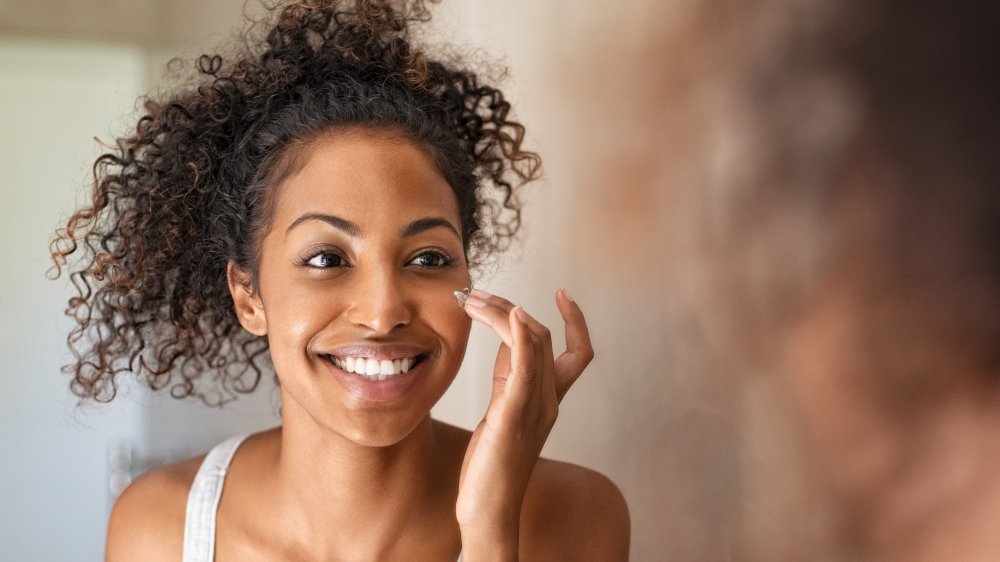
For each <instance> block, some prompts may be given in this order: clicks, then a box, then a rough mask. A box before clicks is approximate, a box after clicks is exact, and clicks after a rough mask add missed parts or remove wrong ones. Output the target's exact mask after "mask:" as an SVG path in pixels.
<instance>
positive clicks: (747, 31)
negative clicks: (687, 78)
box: [707, 0, 1000, 560]
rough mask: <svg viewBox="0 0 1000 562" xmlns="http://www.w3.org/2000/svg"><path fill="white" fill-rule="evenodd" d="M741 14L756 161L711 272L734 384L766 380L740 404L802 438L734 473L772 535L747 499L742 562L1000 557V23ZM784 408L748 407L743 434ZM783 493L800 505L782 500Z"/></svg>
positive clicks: (972, 18)
mask: <svg viewBox="0 0 1000 562" xmlns="http://www.w3.org/2000/svg"><path fill="white" fill-rule="evenodd" d="M718 4H720V5H722V4H725V2H719V3H718ZM745 10H746V12H745V13H744V14H743V17H744V18H745V21H748V22H751V25H748V26H747V27H744V28H743V29H742V30H739V31H736V30H733V31H732V34H733V35H732V36H742V37H743V38H744V40H745V41H746V42H745V46H746V51H745V52H750V53H752V58H742V59H741V60H742V62H743V63H744V64H745V68H746V69H748V70H747V71H745V72H746V74H745V78H744V79H743V80H742V81H741V82H739V84H738V89H739V90H738V91H739V92H740V93H741V95H743V96H745V100H746V102H745V104H744V107H745V108H746V119H748V120H749V121H750V122H752V123H753V128H754V133H755V134H754V135H753V137H754V139H753V140H752V141H750V143H749V144H748V145H747V146H745V147H744V149H745V150H746V151H747V153H753V154H754V157H753V158H752V159H751V161H752V166H748V167H746V168H744V169H743V170H742V173H740V174H739V175H740V177H741V178H742V181H743V183H744V191H743V192H742V193H737V194H736V195H735V196H734V197H732V198H730V199H729V200H728V201H727V203H728V205H727V207H728V212H727V214H728V215H729V216H730V217H731V221H730V222H729V224H728V225H727V230H726V235H725V236H724V237H723V239H722V241H721V242H719V243H715V244H714V245H713V244H709V246H710V247H711V251H710V252H709V253H708V254H707V255H709V256H714V257H716V258H718V259H719V262H718V263H722V264H723V265H720V266H718V267H717V270H718V271H719V279H720V281H719V282H718V283H716V284H714V285H713V288H714V290H715V291H716V292H715V293H714V296H716V297H718V298H721V299H724V300H725V302H726V303H727V307H728V314H730V315H731V317H732V318H733V319H734V323H733V325H732V326H733V329H732V330H731V332H730V333H729V339H730V341H731V342H732V349H733V350H734V351H735V353H733V354H732V355H731V356H730V357H731V359H732V361H733V364H734V366H736V368H737V369H740V370H743V371H746V370H753V371H756V372H763V373H766V375H765V376H763V377H761V378H760V379H759V380H757V381H751V382H749V383H748V384H749V385H750V386H748V389H750V388H751V387H752V386H753V385H764V386H766V387H768V388H769V390H768V391H767V392H768V393H770V398H769V400H771V401H772V402H773V403H775V404H779V405H783V406H784V414H785V415H786V416H787V417H786V418H785V423H788V424H789V425H791V426H792V427H794V426H795V425H797V424H800V423H801V426H800V427H799V428H798V429H796V430H795V431H794V432H793V433H794V435H793V436H792V437H790V438H789V439H788V440H787V442H786V443H787V444H788V446H793V445H794V446H795V447H796V448H797V450H798V453H797V455H798V460H797V461H796V462H797V463H798V464H787V463H786V464H780V465H776V464H774V463H773V461H772V460H768V459H758V460H756V461H755V460H753V453H752V452H751V453H750V454H749V455H748V458H747V459H746V460H747V461H748V464H754V463H757V464H759V465H761V466H765V467H766V468H764V469H759V470H756V472H755V469H753V468H750V467H748V469H747V472H746V475H747V478H746V480H745V482H746V485H747V487H748V490H747V492H746V497H747V499H751V500H752V499H753V498H757V499H758V500H759V501H760V502H761V503H762V504H764V505H767V504H769V503H770V504H771V506H770V507H771V509H772V511H770V512H769V513H770V515H771V516H773V517H776V518H777V519H779V520H780V521H781V524H780V525H774V526H773V527H771V528H770V529H769V528H768V527H767V526H766V525H761V524H758V523H757V522H755V521H754V519H755V515H756V514H755V510H756V509H758V507H759V506H758V505H757V504H756V503H755V502H754V501H748V502H747V504H746V505H745V507H744V509H743V510H742V519H743V521H744V522H745V525H744V527H743V528H744V538H745V543H746V544H745V546H744V548H745V549H746V552H745V555H746V556H747V557H748V558H753V559H771V560H773V559H778V558H787V557H789V556H791V557H795V558H797V557H799V556H803V555H804V554H805V552H808V551H809V550H812V551H813V552H817V551H818V552H822V553H825V556H828V557H830V558H832V559H864V560H992V559H995V558H996V553H997V552H998V547H1000V530H997V529H996V528H995V525H994V524H993V522H995V521H996V520H997V518H998V516H1000V477H998V476H997V472H996V469H995V459H996V458H997V455H998V454H1000V439H998V436H1000V433H998V430H1000V408H998V406H1000V388H998V386H997V385H998V382H1000V379H998V375H1000V244H998V242H1000V190H998V181H1000V158H998V157H997V154H998V151H1000V136H998V133H997V131H998V130H1000V122H998V121H1000V119H998V118H1000V107H998V100H1000V89H998V88H1000V80H998V78H1000V76H997V74H998V71H1000V40H998V31H1000V10H998V9H997V7H996V4H995V3H991V2H984V1H972V2H965V3H962V5H961V6H955V5H952V6H947V5H944V4H941V3H937V2H930V1H922V0H921V1H916V2H901V1H893V0H885V1H879V2H867V1H866V2H860V1H859V2H839V3H836V4H835V5H833V4H831V3H828V2H820V1H810V2H778V3H774V2H761V3H757V4H755V5H754V6H753V7H750V6H749V5H748V6H747V7H746V8H745ZM755 22H766V26H756V27H755V26H754V25H753V23H755ZM748 366H749V367H748ZM777 411H780V409H770V410H768V409H764V408H759V407H758V408H756V409H755V408H749V409H748V410H747V411H746V416H747V417H748V421H749V425H748V427H750V428H753V427H758V428H760V427H763V426H764V425H765V424H764V423H762V422H761V420H762V419H764V418H770V419H774V417H775V415H776V412H777ZM746 439H747V443H748V444H752V443H754V442H762V441H764V440H765V439H763V438H762V436H761V435H754V434H752V432H749V433H748V434H747V436H746ZM751 451H752V449H751ZM787 460H788V459H787V458H785V459H782V460H781V462H783V463H785V462H786V461H787ZM785 478H788V479H789V480H790V481H792V482H797V486H798V489H797V492H796V495H795V496H794V497H793V496H791V495H789V492H788V490H787V489H786V490H784V491H777V490H774V488H776V487H777V486H776V485H775V483H774V480H773V479H777V481H779V482H780V481H782V480H783V479H785ZM778 486H780V484H779V485H778ZM761 490H774V491H775V492H776V493H777V494H778V495H779V496H783V498H782V499H781V500H777V501H776V500H774V499H773V497H768V495H767V494H763V493H761ZM779 501H780V502H792V503H794V505H796V507H795V509H792V510H788V511H786V512H785V513H781V510H782V509H785V508H782V507H779V506H776V504H777V503H778V502H779ZM786 505H788V504H786ZM775 514H778V515H775ZM778 529H780V531H779V530H778ZM792 529H794V530H795V532H790V530H792ZM782 535H784V536H782ZM804 536H808V537H810V539H809V544H808V546H806V542H804V541H803V537H804ZM795 543H797V544H795ZM804 550H805V552H804Z"/></svg>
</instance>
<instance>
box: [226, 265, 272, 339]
mask: <svg viewBox="0 0 1000 562" xmlns="http://www.w3.org/2000/svg"><path fill="white" fill-rule="evenodd" d="M226 280H227V281H228V283H229V294H230V295H232V297H233V307H234V308H235V309H236V310H235V312H236V318H238V319H239V321H240V325H242V326H243V328H244V329H245V330H246V331H248V332H250V333H251V334H254V335H255V336H264V335H267V318H266V316H265V315H264V305H263V303H262V302H261V300H260V297H259V296H258V295H257V292H256V291H255V290H254V287H253V283H252V282H251V280H250V275H249V274H248V273H247V272H245V271H243V270H242V269H240V268H239V266H237V265H236V264H235V263H233V262H232V261H230V262H229V264H228V265H227V266H226Z"/></svg>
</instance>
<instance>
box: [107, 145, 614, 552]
mask: <svg viewBox="0 0 1000 562" xmlns="http://www.w3.org/2000/svg"><path fill="white" fill-rule="evenodd" d="M307 150H308V151H309V153H308V155H307V157H306V158H305V162H304V164H303V165H302V167H301V168H300V169H299V170H297V171H296V172H295V173H294V174H292V175H290V176H289V177H288V178H286V179H285V180H284V181H283V182H282V184H281V185H280V186H278V189H277V200H276V211H275V217H274V223H273V225H272V227H271V229H270V231H269V232H268V233H267V235H266V236H265V237H264V240H263V242H262V248H261V263H260V270H259V276H258V279H259V283H258V285H257V287H256V288H254V287H252V286H251V285H250V284H249V282H248V279H249V276H248V275H247V274H246V272H242V271H240V270H239V269H238V268H236V267H235V266H233V265H232V264H231V265H230V271H229V277H230V289H231V292H232V294H233V299H234V302H235V306H236V312H237V315H238V317H239V319H240V322H241V324H242V325H243V327H244V328H246V329H247V330H248V331H250V332H252V333H254V334H258V335H262V336H266V337H267V338H268V342H269V344H270V349H271V355H272V359H273V361H274V365H275V370H276V372H277V374H278V377H279V379H280V381H281V396H282V426H280V427H278V428H275V429H272V430H269V431H265V432H262V433H259V434H256V435H254V436H251V437H250V438H249V439H248V440H247V441H245V442H244V444H243V445H242V446H241V447H240V448H239V449H238V451H237V453H236V456H235V457H234V459H233V462H232V464H231V466H230V470H229V474H228V476H227V478H226V483H225V487H224V489H223V495H222V500H221V503H220V506H219V512H218V517H217V533H216V560H217V561H224V562H225V561H248V562H250V561H255V560H302V561H311V560H323V561H348V560H351V561H354V560H358V561H360V560H388V561H391V560H407V561H410V560H421V561H422V560H428V561H433V560H442V561H445V560H455V559H456V557H457V556H458V553H459V551H460V550H461V551H462V552H463V557H464V560H465V561H466V562H479V561H488V560H601V561H603V560H609V561H617V560H627V559H628V547H629V517H628V509H627V507H626V505H625V501H624V499H623V497H622V495H621V493H620V492H619V491H618V489H617V488H616V487H615V486H614V484H612V483H611V481H610V480H608V479H607V478H606V477H604V476H602V475H601V474H599V473H596V472H594V471H591V470H588V469H585V468H582V467H579V466H575V465H572V464H568V463H562V462H557V461H552V460H548V459H541V458H539V454H540V452H541V450H542V447H543V445H544V443H545V440H546V439H547V437H548V435H549V432H550V431H551V429H552V426H553V424H554V423H555V420H556V416H557V413H558V405H559V401H560V400H561V399H562V397H563V396H564V395H565V394H566V392H567V390H568V389H569V388H570V386H572V384H573V382H574V381H575V380H576V379H577V378H578V377H579V376H580V374H581V373H582V372H583V370H584V368H585V367H586V366H587V364H588V363H589V362H590V360H591V359H592V357H593V351H592V348H591V344H590V339H589V336H588V334H587V327H586V322H585V320H584V317H583V313H582V311H581V310H580V308H579V306H577V304H576V303H575V302H574V301H573V300H572V298H571V297H570V296H569V294H568V293H567V292H565V291H559V293H558V294H557V295H556V306H557V308H558V309H559V311H560V313H561V314H562V316H563V318H564V320H565V322H566V351H565V352H564V353H562V354H561V355H559V356H558V358H557V357H556V356H555V354H554V353H553V350H552V341H551V337H550V335H549V331H548V329H546V328H545V327H544V326H543V325H541V324H540V323H539V322H538V321H536V320H535V319H533V318H532V317H531V316H530V315H528V314H527V313H526V312H524V310H523V309H522V308H521V307H520V306H515V305H514V304H513V303H511V302H509V301H507V300H505V299H503V298H500V297H497V296H493V295H489V294H487V293H484V292H482V291H474V292H473V294H472V295H471V296H470V298H469V300H468V302H467V304H466V306H465V307H464V309H463V308H459V307H458V306H456V300H455V298H454V296H453V295H452V292H453V291H455V290H457V289H461V288H463V287H467V286H469V284H470V278H469V268H468V264H467V263H466V262H465V259H464V252H463V247H462V240H461V236H460V235H459V234H458V233H459V232H461V229H460V228H459V225H460V222H459V220H458V218H459V216H458V208H457V203H456V200H455V197H454V194H453V193H452V192H451V188H450V186H448V184H447V182H446V181H445V180H444V179H443V178H442V177H441V175H440V173H439V172H438V171H437V169H436V168H435V166H434V163H433V159H432V158H431V157H430V156H429V154H427V153H426V152H425V151H424V150H422V149H421V148H420V147H419V146H418V145H416V144H414V143H413V142H411V141H409V140H407V139H405V138H403V137H401V136H399V135H396V134H393V133H390V132H384V131H383V132H380V131H369V130H353V131H339V132H334V133H331V134H329V135H326V136H324V137H323V138H321V139H319V140H316V141H314V142H313V143H312V144H311V145H310V146H309V147H308V148H307ZM331 217H333V218H332V219H331ZM472 321H476V322H481V323H483V324H485V325H487V326H489V327H490V328H491V329H492V330H493V331H494V332H495V333H496V334H497V336H498V337H499V338H500V340H501V344H500V349H499V352H498V354H497V359H496V363H495V366H494V370H493V392H492V396H491V399H490V404H489V407H488V409H487V412H486V415H485V416H484V419H483V421H482V422H481V423H480V424H479V425H478V427H477V428H476V429H475V431H474V432H471V433H470V432H468V431H466V430H463V429H459V428H456V427H453V426H450V425H447V424H444V423H441V422H438V421H435V420H432V419H431V417H430V409H431V407H432V406H433V405H434V404H435V403H436V402H437V401H438V399H440V397H441V396H442V395H443V394H444V392H445V390H447V388H448V386H449V385H450V384H451V382H452V380H453V379H454V377H455V375H456V374H457V372H458V368H459V366H460V365H461V363H462V359H463V357H464V353H465V347H466V344H467V342H468V335H469V331H470V329H471V322H472ZM369 343H370V344H374V345H379V344H385V345H393V344H405V345H409V346H414V347H417V348H419V349H420V350H422V351H424V352H425V356H426V359H425V360H424V362H423V364H422V365H421V366H420V369H421V370H420V371H419V376H417V377H415V378H414V379H413V380H414V382H413V384H412V385H411V386H410V387H409V388H408V389H407V390H406V391H405V393H403V394H402V395H400V396H392V397H389V398H388V399H373V398H372V397H371V396H369V395H366V394H364V393H361V394H359V393H358V392H352V391H351V390H350V389H349V388H347V387H345V386H344V385H342V384H341V383H340V382H338V380H337V378H336V377H334V376H331V372H332V371H331V369H332V367H331V363H330V362H329V361H328V360H327V359H326V355H327V354H328V353H329V352H330V351H331V350H333V349H335V348H337V347H340V346H343V345H350V344H369ZM379 384H381V383H379ZM202 458H203V457H198V458H194V459H190V460H188V461H184V462H181V463H177V464H173V465H168V466H165V467H162V468H159V469H156V470H153V471H151V472H149V473H146V474H144V475H143V476H141V477H140V478H138V479H137V480H136V481H135V482H134V483H133V484H132V485H131V486H129V488H128V489H127V490H126V491H125V492H124V493H123V494H122V495H121V496H120V497H119V499H118V501H117V502H116V504H115V507H114V509H113V511H112V514H111V520H110V522H109V527H108V547H107V560H109V561H112V562H117V561H124V560H146V561H151V562H155V561H159V560H170V561H177V560H180V559H181V552H182V544H183V534H184V514H185V507H186V502H187V494H188V491H189V489H190V486H191V482H192V480H193V479H194V475H195V473H196V472H197V470H198V467H199V465H200V463H201V461H202Z"/></svg>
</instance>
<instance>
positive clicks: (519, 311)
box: [513, 305, 528, 323]
mask: <svg viewBox="0 0 1000 562" xmlns="http://www.w3.org/2000/svg"><path fill="white" fill-rule="evenodd" d="M513 312H514V315H515V316H517V319H518V320H520V321H521V322H522V323H524V322H527V321H528V313H527V312H525V311H524V307H523V306H521V305H517V306H515V307H514V310H513Z"/></svg>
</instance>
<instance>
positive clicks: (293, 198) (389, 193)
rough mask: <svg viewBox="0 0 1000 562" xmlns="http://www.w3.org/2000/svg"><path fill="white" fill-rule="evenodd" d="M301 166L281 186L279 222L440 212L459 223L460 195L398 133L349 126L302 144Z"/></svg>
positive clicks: (401, 218) (406, 217)
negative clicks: (332, 216) (326, 215)
mask: <svg viewBox="0 0 1000 562" xmlns="http://www.w3.org/2000/svg"><path fill="white" fill-rule="evenodd" d="M301 150H303V151H304V152H303V153H302V154H301V155H300V160H301V166H300V167H299V168H298V169H297V170H295V171H294V172H293V173H291V174H289V175H288V176H287V177H286V178H285V179H284V181H282V182H281V183H280V185H279V186H277V187H278V197H277V201H276V203H277V207H276V209H275V210H276V214H275V226H277V227H278V228H282V225H283V224H285V225H287V224H290V223H291V222H292V221H295V220H296V218H297V217H299V216H301V214H302V213H331V214H336V215H338V216H343V217H345V218H347V219H349V220H351V221H354V222H360V223H364V222H365V221H373V220H375V221H379V222H389V223H397V222H398V223H403V222H408V221H410V220H413V219H414V218H419V217H424V216H442V217H445V218H447V219H449V220H451V221H454V222H455V223H456V226H457V224H458V220H459V216H458V203H457V199H456V196H455V194H454V192H453V190H452V188H451V186H450V185H449V184H448V182H447V181H446V180H445V179H444V177H443V176H442V175H441V173H440V172H439V170H438V169H437V166H436V165H435V163H434V160H433V158H431V156H430V154H429V153H428V151H426V150H424V149H423V148H422V147H421V146H420V145H418V144H417V143H416V142H414V141H412V140H410V139H408V138H405V137H403V136H402V135H399V134H393V133H386V132H380V131H367V130H361V131H353V130H352V131H349V132H344V133H337V134H330V135H324V136H323V137H321V138H318V139H316V140H315V141H313V142H311V143H309V145H308V146H305V147H303V148H302V149H301Z"/></svg>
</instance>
